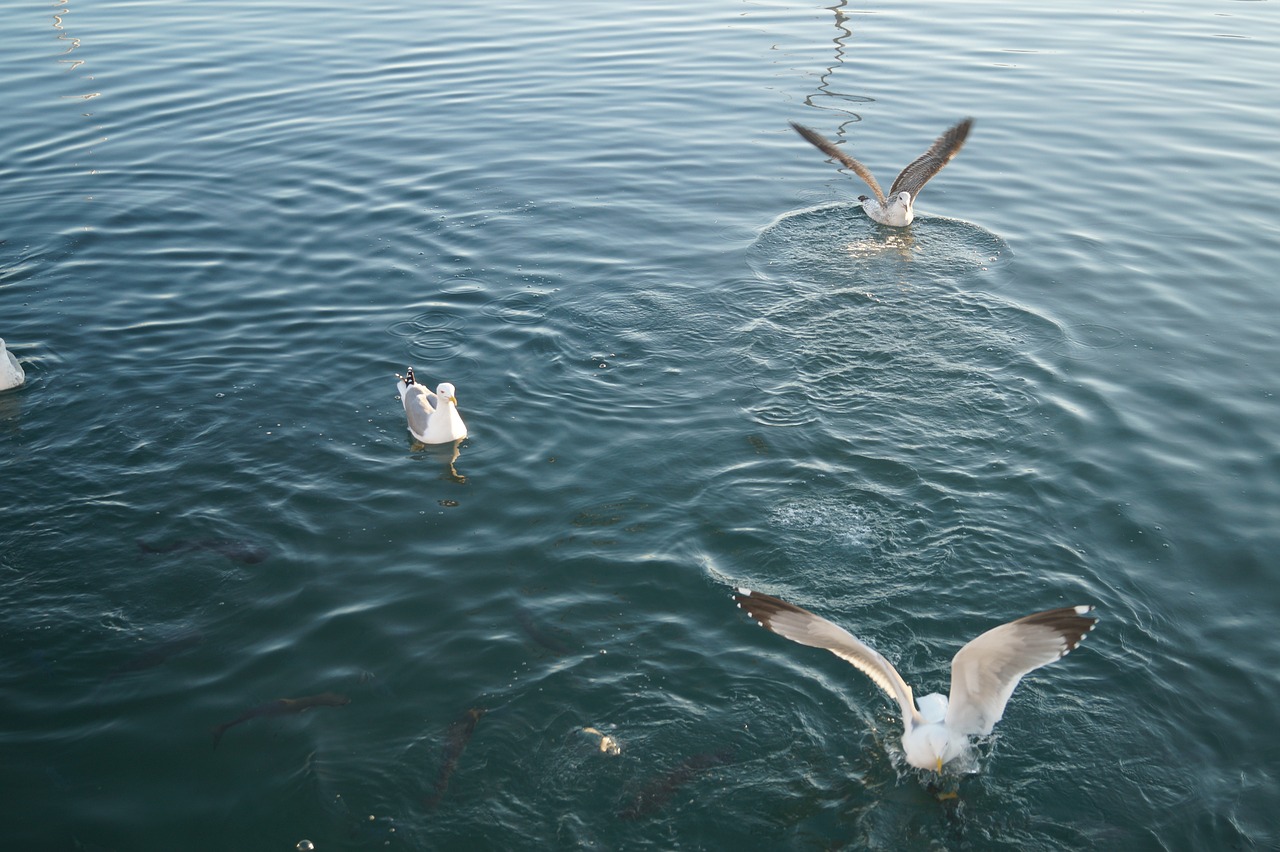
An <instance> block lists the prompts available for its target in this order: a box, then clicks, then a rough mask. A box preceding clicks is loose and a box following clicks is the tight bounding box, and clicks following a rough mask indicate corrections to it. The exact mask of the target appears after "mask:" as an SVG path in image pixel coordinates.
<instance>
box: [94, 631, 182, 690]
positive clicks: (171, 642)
mask: <svg viewBox="0 0 1280 852" xmlns="http://www.w3.org/2000/svg"><path fill="white" fill-rule="evenodd" d="M203 641H204V634H203V633H201V632H200V631H199V630H195V629H192V630H184V631H183V632H181V633H176V634H174V635H172V636H170V637H168V638H166V639H160V640H158V641H156V642H153V643H152V644H150V645H148V646H147V647H145V648H143V649H142V650H141V651H139V652H137V653H136V654H134V655H133V656H132V657H130V658H129V659H127V660H125V661H124V662H123V663H121V664H120V665H118V666H116V667H115V668H114V669H112V670H111V671H109V672H107V676H106V677H105V678H103V683H108V682H110V681H112V680H115V679H116V678H118V677H120V676H122V675H127V674H131V673H132V672H140V671H143V670H144V669H154V668H155V667H156V666H160V665H163V664H164V663H166V662H168V661H169V659H170V658H172V657H176V656H178V655H179V654H181V653H182V652H184V651H189V650H191V649H192V648H194V647H195V646H197V645H199V644H200V643H201V642H203Z"/></svg>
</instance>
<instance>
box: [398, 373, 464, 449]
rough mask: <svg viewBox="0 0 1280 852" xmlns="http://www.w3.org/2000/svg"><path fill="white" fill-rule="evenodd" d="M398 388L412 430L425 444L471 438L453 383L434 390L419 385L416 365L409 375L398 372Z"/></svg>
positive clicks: (443, 383)
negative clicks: (415, 376)
mask: <svg viewBox="0 0 1280 852" xmlns="http://www.w3.org/2000/svg"><path fill="white" fill-rule="evenodd" d="M396 390H398V391H400V401H401V402H403V403H404V413H405V416H406V417H407V418H408V421H409V431H410V433H412V434H413V437H415V438H417V439H418V440H419V441H421V442H422V443H424V444H448V443H451V442H453V441H461V440H462V439H463V438H465V437H467V427H466V424H464V423H463V422H462V416H461V415H460V414H458V398H457V397H456V396H454V389H453V385H451V384H449V383H448V382H441V383H440V384H438V385H436V390H435V393H432V392H431V391H429V390H427V388H426V386H425V385H420V384H418V380H417V379H416V378H414V376H413V368H412V367H409V368H408V369H406V370H405V375H403V376H402V375H400V374H399V373H397V374H396ZM432 397H434V398H435V401H436V404H435V405H434V406H432V405H431V398H432Z"/></svg>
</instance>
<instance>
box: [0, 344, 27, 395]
mask: <svg viewBox="0 0 1280 852" xmlns="http://www.w3.org/2000/svg"><path fill="white" fill-rule="evenodd" d="M26 380H27V374H26V373H24V372H22V365H21V364H19V363H18V359H17V358H15V357H13V353H12V352H10V351H9V350H8V349H5V348H4V340H3V339H0V391H7V390H9V389H10V388H16V387H17V386H18V385H20V384H22V383H23V382H25V381H26Z"/></svg>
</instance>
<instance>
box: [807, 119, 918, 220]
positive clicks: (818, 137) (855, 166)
mask: <svg viewBox="0 0 1280 852" xmlns="http://www.w3.org/2000/svg"><path fill="white" fill-rule="evenodd" d="M791 126H792V127H793V128H795V131H796V133H799V134H800V135H801V136H803V137H804V138H805V139H807V140H808V141H809V144H810V145H812V146H813V147H815V148H817V149H818V150H819V151H821V152H822V153H824V154H826V155H827V156H828V157H831V158H832V159H834V160H839V161H840V162H841V163H844V166H845V168H847V169H849V170H850V171H852V172H853V173H854V174H855V175H857V176H858V177H860V178H862V179H863V180H864V181H866V182H867V186H869V187H871V191H872V192H874V193H875V194H876V201H879V202H880V206H881V207H884V204H885V202H884V190H882V189H880V184H878V183H877V182H876V179H875V178H874V177H872V175H871V172H870V171H869V170H868V169H867V167H866V166H864V165H862V163H859V162H858V161H857V160H855V159H854V158H853V157H850V156H849V155H848V154H846V153H845V152H844V151H841V150H840V149H839V148H837V147H836V146H835V145H832V144H831V143H830V142H828V141H827V139H826V137H825V136H823V135H822V134H821V133H818V132H817V131H814V130H810V129H809V128H807V127H805V126H804V125H803V124H796V123H795V122H794V121H793V122H791ZM939 168H941V166H939ZM899 179H901V178H899ZM926 180H928V178H926Z"/></svg>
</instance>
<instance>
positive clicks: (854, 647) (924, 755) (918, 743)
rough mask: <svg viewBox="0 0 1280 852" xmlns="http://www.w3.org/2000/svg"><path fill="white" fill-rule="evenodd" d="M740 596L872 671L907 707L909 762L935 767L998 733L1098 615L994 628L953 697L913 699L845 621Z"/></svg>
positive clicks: (957, 669) (801, 636)
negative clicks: (1024, 694) (1017, 701)
mask: <svg viewBox="0 0 1280 852" xmlns="http://www.w3.org/2000/svg"><path fill="white" fill-rule="evenodd" d="M733 597H734V600H736V601H737V602H738V606H739V607H741V608H742V609H743V610H745V611H746V613H747V614H748V615H749V616H751V617H752V618H753V619H755V620H756V621H757V622H758V623H759V624H760V626H761V627H764V628H765V629H767V630H770V631H772V632H774V633H777V634H778V635H779V636H783V637H785V638H787V639H790V640H791V641H792V642H798V643H799V644H801V645H809V646H811V647H814V648H825V649H826V650H828V651H830V652H831V653H833V654H835V655H836V656H837V657H840V658H841V659H843V660H847V661H848V662H850V663H852V664H853V665H854V666H855V667H856V668H857V669H858V670H859V671H861V672H862V673H863V674H865V675H867V677H869V678H871V680H872V681H873V682H874V683H875V684H876V686H878V687H880V688H881V689H883V690H884V691H885V693H886V694H887V695H888V696H889V697H890V698H892V699H894V700H895V701H896V702H897V703H898V708H899V710H901V712H902V726H903V733H902V748H903V750H904V751H905V752H906V758H907V763H909V764H911V765H912V766H915V767H917V768H919V769H930V770H933V771H935V772H941V771H942V767H943V765H944V764H947V763H949V762H951V761H952V760H955V759H956V758H958V757H961V756H963V755H966V754H967V753H968V752H969V737H970V736H986V735H987V734H990V733H991V730H992V728H993V727H995V724H996V722H999V721H1000V717H1001V716H1003V715H1004V707H1005V704H1006V703H1007V702H1008V701H1009V696H1010V695H1012V694H1013V689H1014V687H1016V686H1017V685H1018V681H1019V680H1021V679H1022V676H1023V675H1025V674H1027V673H1028V672H1030V671H1033V670H1035V669H1038V668H1040V667H1041V666H1045V665H1048V664H1049V663H1052V662H1054V661H1055V660H1059V659H1061V658H1062V657H1064V656H1066V655H1067V654H1068V653H1069V652H1071V651H1073V650H1074V649H1075V647H1076V646H1077V645H1079V644H1080V642H1081V641H1083V640H1084V637H1085V636H1086V635H1088V633H1089V631H1090V630H1092V629H1093V627H1094V625H1095V624H1096V623H1097V621H1098V619H1097V618H1096V617H1095V616H1092V615H1090V614H1089V613H1091V612H1092V611H1093V607H1091V606H1073V607H1062V608H1060V609H1050V610H1045V611H1044V612H1037V613H1035V614H1033V615H1028V616H1026V617H1025V618H1019V619H1018V620H1017V621H1011V622H1009V623H1007V624H1001V625H1000V626H999V627H993V628H992V629H990V630H988V631H987V632H986V633H983V634H982V635H981V636H979V637H978V638H976V639H974V640H973V641H971V642H969V644H967V645H965V646H964V647H963V648H961V649H960V650H959V652H957V653H956V655H955V657H953V658H952V660H951V695H950V698H949V699H948V697H947V696H945V695H941V694H938V693H932V694H930V695H925V696H922V697H920V698H918V699H916V700H915V703H914V704H913V703H912V692H911V687H910V686H908V685H907V682H906V681H904V680H903V679H902V676H901V675H899V674H898V671H897V669H895V668H894V667H893V665H892V664H891V663H890V662H889V661H888V660H886V659H885V658H884V657H883V656H882V655H881V654H880V653H879V652H877V651H876V650H875V649H873V648H871V647H870V646H868V645H866V644H864V643H863V642H861V641H859V640H858V639H856V638H855V637H854V636H853V634H851V633H850V632H849V631H847V630H845V629H844V628H843V627H838V626H837V625H835V624H833V623H832V622H830V621H828V620H826V619H825V618H822V617H821V616H818V615H815V614H813V613H812V612H809V611H808V610H806V609H801V608H800V607H798V606H795V605H794V604H789V603H787V602H786V601H783V600H780V599H779V598H775V597H772V596H771V595H765V594H761V593H760V592H755V591H752V590H750V589H737V590H736V594H735V595H734V596H733Z"/></svg>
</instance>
